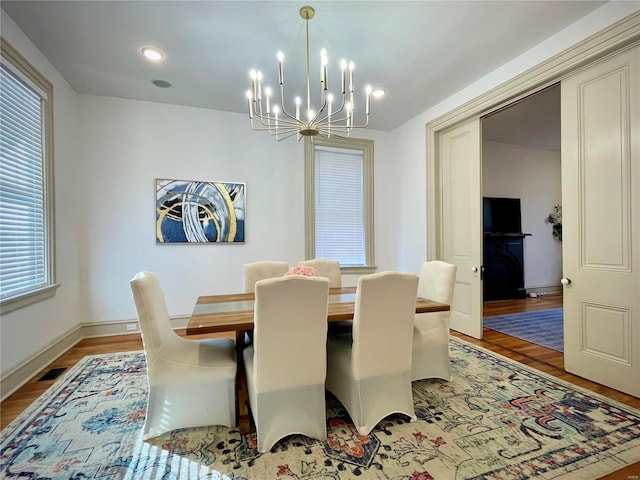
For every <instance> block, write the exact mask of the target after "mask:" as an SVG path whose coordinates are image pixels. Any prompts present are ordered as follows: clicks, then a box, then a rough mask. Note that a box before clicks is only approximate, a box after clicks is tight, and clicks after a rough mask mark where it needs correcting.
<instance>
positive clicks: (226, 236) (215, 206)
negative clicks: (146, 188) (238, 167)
mask: <svg viewBox="0 0 640 480" xmlns="http://www.w3.org/2000/svg"><path fill="white" fill-rule="evenodd" d="M155 186H156V243H157V244H220V243H224V244H230V243H231V244H238V243H245V206H246V184H245V183H242V182H221V181H211V182H209V181H195V180H174V179H164V178H156V180H155Z"/></svg>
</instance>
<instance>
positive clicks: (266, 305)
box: [243, 275, 329, 452]
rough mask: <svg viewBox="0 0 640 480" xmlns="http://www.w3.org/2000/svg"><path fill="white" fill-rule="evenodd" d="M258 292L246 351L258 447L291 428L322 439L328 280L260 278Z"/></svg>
mask: <svg viewBox="0 0 640 480" xmlns="http://www.w3.org/2000/svg"><path fill="white" fill-rule="evenodd" d="M255 293H256V300H255V305H254V326H253V332H254V338H253V345H251V346H248V347H246V348H245V349H244V352H243V356H244V363H245V369H246V372H247V387H248V391H249V405H250V407H251V413H252V414H253V420H254V423H255V425H256V436H257V440H258V451H260V452H267V451H269V450H270V449H271V447H273V446H274V445H275V444H276V443H277V442H278V440H280V439H282V438H284V437H286V436H288V435H292V434H302V435H306V436H308V437H311V438H315V439H318V440H322V441H324V440H326V438H327V424H326V421H327V420H326V404H325V386H324V382H325V377H326V371H327V363H326V362H327V351H326V339H327V309H328V293H329V281H328V280H327V279H326V278H321V277H305V276H302V275H290V276H287V277H283V278H273V279H268V280H261V281H259V282H258V283H256V292H255Z"/></svg>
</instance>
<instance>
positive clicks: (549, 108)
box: [482, 84, 561, 151]
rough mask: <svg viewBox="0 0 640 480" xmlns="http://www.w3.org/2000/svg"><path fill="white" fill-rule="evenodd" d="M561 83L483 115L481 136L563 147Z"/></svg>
mask: <svg viewBox="0 0 640 480" xmlns="http://www.w3.org/2000/svg"><path fill="white" fill-rule="evenodd" d="M560 112H561V110H560V84H556V85H553V86H551V87H549V88H546V89H545V90H543V91H541V92H538V93H536V94H534V95H530V96H528V97H526V98H524V99H522V100H521V101H519V102H518V103H516V104H514V105H510V106H509V107H508V108H505V109H502V110H500V111H498V112H495V113H493V114H491V115H489V116H487V117H485V118H483V119H482V139H483V140H490V141H494V142H502V143H512V144H515V145H521V146H523V147H529V148H541V149H543V150H556V151H559V150H560V145H561V144H560V133H561V132H560Z"/></svg>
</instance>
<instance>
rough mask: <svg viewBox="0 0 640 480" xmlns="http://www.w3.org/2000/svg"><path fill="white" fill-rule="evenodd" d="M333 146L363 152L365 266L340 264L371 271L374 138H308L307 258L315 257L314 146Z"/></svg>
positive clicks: (346, 268)
mask: <svg viewBox="0 0 640 480" xmlns="http://www.w3.org/2000/svg"><path fill="white" fill-rule="evenodd" d="M316 146H319V147H334V148H340V149H344V150H357V151H358V152H361V153H362V162H363V165H362V168H363V171H362V178H363V182H364V185H363V208H364V232H365V261H366V265H363V266H340V270H341V271H342V272H345V273H371V272H374V271H375V270H376V269H377V267H376V265H375V242H374V192H373V185H374V184H373V165H374V163H373V151H374V143H373V140H367V139H361V138H350V137H349V138H344V137H332V138H329V139H327V138H324V137H306V138H305V145H304V165H305V256H306V259H307V260H310V259H313V258H315V243H316V232H315V203H316V202H315V165H316V158H315V147H316Z"/></svg>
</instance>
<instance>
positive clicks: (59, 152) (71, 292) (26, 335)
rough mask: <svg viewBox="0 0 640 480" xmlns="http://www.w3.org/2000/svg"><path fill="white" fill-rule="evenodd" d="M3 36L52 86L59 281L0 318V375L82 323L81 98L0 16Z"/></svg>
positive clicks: (19, 33)
mask: <svg viewBox="0 0 640 480" xmlns="http://www.w3.org/2000/svg"><path fill="white" fill-rule="evenodd" d="M0 21H1V30H2V36H3V38H5V39H6V40H8V42H9V43H10V44H11V45H12V46H13V47H14V48H16V49H17V50H18V51H19V52H20V53H21V54H22V55H23V56H24V57H26V58H27V60H28V61H29V62H30V63H31V64H32V65H33V66H34V67H36V68H37V69H38V70H39V71H40V72H41V73H42V74H43V75H44V76H45V77H46V78H48V79H49V81H50V82H51V83H52V84H53V92H54V97H53V98H54V102H53V114H54V125H55V126H54V147H55V210H56V212H55V215H56V218H55V229H56V259H57V273H58V275H57V280H58V282H59V283H60V284H61V287H60V288H58V290H57V293H56V295H55V296H54V297H53V298H50V299H47V300H44V301H42V302H39V303H37V304H36V305H33V306H30V307H27V308H23V309H20V310H16V311H14V312H11V313H8V314H3V315H2V318H1V319H0V337H1V338H0V342H1V343H0V366H1V368H2V373H3V374H4V373H5V372H6V371H8V370H10V369H12V368H13V367H16V366H17V365H19V364H21V363H23V362H24V361H25V360H27V359H29V358H30V357H31V356H32V355H33V354H34V353H36V352H39V351H40V350H42V349H43V348H45V347H46V346H48V345H49V344H50V343H51V342H52V341H54V340H55V339H57V338H60V337H61V336H64V335H66V334H67V333H69V332H70V331H72V330H73V329H75V328H76V327H77V325H78V324H79V323H80V322H81V321H82V319H83V317H84V312H83V310H82V300H81V298H80V283H81V281H80V268H81V267H80V258H79V255H78V252H79V251H80V250H81V249H82V244H81V242H80V238H79V237H78V226H77V218H78V216H79V210H80V209H79V207H78V199H79V197H78V196H77V195H76V192H77V188H78V185H80V184H81V176H80V174H79V173H80V172H79V171H78V170H77V168H76V166H77V165H78V164H79V163H80V157H79V151H78V149H77V145H78V124H79V122H78V97H77V95H76V93H75V92H74V91H73V90H72V89H71V87H70V86H69V84H68V83H67V82H66V81H65V80H64V78H62V76H61V75H60V74H59V73H58V72H57V71H56V70H55V69H54V68H53V66H52V65H51V64H50V63H49V62H48V61H47V60H46V59H45V58H44V56H43V55H42V54H41V53H40V51H39V50H37V49H36V48H35V46H34V45H33V44H32V43H31V42H30V41H29V40H28V39H27V37H26V36H25V35H24V34H23V33H22V31H21V30H20V29H18V27H17V26H16V25H15V24H14V23H13V21H12V20H11V19H10V18H9V17H8V16H7V15H5V14H4V12H2V15H0Z"/></svg>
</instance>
